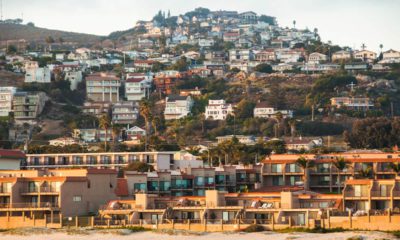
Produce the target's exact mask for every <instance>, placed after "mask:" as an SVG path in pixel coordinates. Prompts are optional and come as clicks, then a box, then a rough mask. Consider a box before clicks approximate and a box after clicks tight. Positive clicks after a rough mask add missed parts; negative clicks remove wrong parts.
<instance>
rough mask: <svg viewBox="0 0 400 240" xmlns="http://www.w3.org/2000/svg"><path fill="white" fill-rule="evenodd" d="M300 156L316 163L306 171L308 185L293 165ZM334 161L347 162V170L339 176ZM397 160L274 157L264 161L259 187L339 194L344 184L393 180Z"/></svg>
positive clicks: (362, 155)
mask: <svg viewBox="0 0 400 240" xmlns="http://www.w3.org/2000/svg"><path fill="white" fill-rule="evenodd" d="M301 156H302V157H305V158H307V159H309V160H312V161H314V163H315V168H313V169H308V170H307V171H306V174H307V182H303V181H304V171H303V169H302V168H300V167H299V166H298V165H297V164H296V160H297V159H298V158H299V157H301ZM337 157H343V158H344V159H345V160H346V161H348V162H349V166H348V167H347V168H345V169H344V170H341V171H340V173H339V172H338V169H336V168H335V167H334V165H333V163H334V161H336V158H337ZM399 158H400V155H399V154H398V153H392V154H391V153H358V152H348V153H342V154H323V155H313V154H306V155H300V154H283V155H280V154H275V155H271V157H269V158H267V159H266V160H264V161H263V172H262V175H263V177H262V178H263V179H262V185H263V187H269V186H281V187H292V186H307V187H309V188H310V189H311V190H313V191H316V192H338V188H340V189H343V188H344V186H345V182H346V180H351V179H364V181H365V180H368V179H392V180H394V179H396V175H397V174H396V172H394V171H393V169H392V168H391V167H390V166H391V164H392V163H397V162H398V161H399ZM367 169H368V170H367ZM364 172H367V173H368V176H364V175H365V173H364ZM339 175H340V181H338V177H339Z"/></svg>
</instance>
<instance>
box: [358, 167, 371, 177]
mask: <svg viewBox="0 0 400 240" xmlns="http://www.w3.org/2000/svg"><path fill="white" fill-rule="evenodd" d="M371 174H372V167H371V166H368V167H367V168H363V169H361V170H359V171H358V175H359V176H360V178H370V177H371Z"/></svg>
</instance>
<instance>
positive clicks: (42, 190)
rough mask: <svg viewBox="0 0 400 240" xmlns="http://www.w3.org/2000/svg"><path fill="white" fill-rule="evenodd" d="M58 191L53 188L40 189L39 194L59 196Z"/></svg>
mask: <svg viewBox="0 0 400 240" xmlns="http://www.w3.org/2000/svg"><path fill="white" fill-rule="evenodd" d="M59 192H60V189H59V188H57V187H54V186H47V187H40V194H59Z"/></svg>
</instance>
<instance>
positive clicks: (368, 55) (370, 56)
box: [354, 50, 376, 62]
mask: <svg viewBox="0 0 400 240" xmlns="http://www.w3.org/2000/svg"><path fill="white" fill-rule="evenodd" d="M354 58H355V59H361V60H363V61H364V62H373V61H375V59H376V53H375V52H372V51H368V50H361V51H356V52H355V53H354Z"/></svg>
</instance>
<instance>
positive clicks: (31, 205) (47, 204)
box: [0, 202, 60, 211]
mask: <svg viewBox="0 0 400 240" xmlns="http://www.w3.org/2000/svg"><path fill="white" fill-rule="evenodd" d="M59 207H60V206H59V204H58V203H51V202H45V203H35V202H27V203H1V204H0V211H1V210H6V209H7V210H10V209H32V208H34V209H39V208H44V209H54V208H59Z"/></svg>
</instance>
